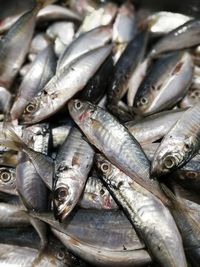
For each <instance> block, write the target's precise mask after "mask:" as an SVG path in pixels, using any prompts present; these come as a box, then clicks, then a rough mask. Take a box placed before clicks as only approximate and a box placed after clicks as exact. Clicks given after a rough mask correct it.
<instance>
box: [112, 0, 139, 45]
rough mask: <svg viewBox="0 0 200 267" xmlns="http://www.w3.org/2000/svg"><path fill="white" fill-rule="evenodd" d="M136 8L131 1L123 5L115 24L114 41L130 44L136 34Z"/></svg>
mask: <svg viewBox="0 0 200 267" xmlns="http://www.w3.org/2000/svg"><path fill="white" fill-rule="evenodd" d="M136 31H137V29H136V19H135V8H134V6H133V5H132V3H130V2H129V1H126V2H125V3H124V4H122V5H121V6H120V7H119V9H118V13H117V16H116V18H115V22H114V24H113V36H112V41H113V42H116V43H128V42H130V41H131V40H132V39H133V37H134V36H135V34H136Z"/></svg>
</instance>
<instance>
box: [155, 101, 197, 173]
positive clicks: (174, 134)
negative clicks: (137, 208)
mask: <svg viewBox="0 0 200 267" xmlns="http://www.w3.org/2000/svg"><path fill="white" fill-rule="evenodd" d="M199 122H200V104H199V103H198V104H196V105H194V106H193V107H191V108H189V109H188V110H186V111H185V112H184V113H183V114H182V116H181V117H180V119H179V120H178V121H177V122H176V124H175V125H174V126H173V127H172V128H171V129H170V131H169V132H168V133H167V134H166V135H165V137H164V138H163V140H162V142H161V144H160V146H159V147H158V149H157V150H156V153H155V156H154V159H153V162H152V167H151V173H152V175H153V176H160V175H164V174H167V173H169V172H171V171H172V170H174V169H176V168H178V167H181V166H182V165H184V164H185V163H186V162H188V161H189V160H190V159H191V158H192V157H193V156H195V155H196V154H197V152H198V150H199V145H200V140H199V138H200V124H199Z"/></svg>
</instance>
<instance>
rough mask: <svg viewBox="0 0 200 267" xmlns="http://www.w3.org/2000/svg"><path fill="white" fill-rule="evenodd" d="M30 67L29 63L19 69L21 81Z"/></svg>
mask: <svg viewBox="0 0 200 267" xmlns="http://www.w3.org/2000/svg"><path fill="white" fill-rule="evenodd" d="M30 67H31V62H30V63H25V64H24V65H23V66H22V67H21V69H20V71H19V75H20V76H22V79H23V77H24V76H25V75H26V73H27V72H28V71H29V69H30Z"/></svg>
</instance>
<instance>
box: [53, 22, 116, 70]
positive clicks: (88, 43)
mask: <svg viewBox="0 0 200 267" xmlns="http://www.w3.org/2000/svg"><path fill="white" fill-rule="evenodd" d="M111 36H112V28H111V26H110V25H109V26H101V27H99V28H95V29H93V30H91V31H89V32H86V33H84V34H82V35H80V36H79V37H78V38H76V39H74V41H73V42H72V43H71V44H70V46H69V47H67V48H66V50H65V51H64V53H63V54H62V55H61V56H60V58H59V60H58V64H57V70H59V69H62V68H63V67H65V66H67V65H69V63H70V62H72V61H73V60H75V59H77V58H78V57H80V56H83V55H84V54H85V53H88V52H89V51H91V50H94V49H96V48H99V47H101V46H103V45H105V44H106V43H108V42H109V41H110V40H111Z"/></svg>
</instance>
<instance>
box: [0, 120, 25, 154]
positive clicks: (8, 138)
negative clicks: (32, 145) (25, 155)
mask: <svg viewBox="0 0 200 267" xmlns="http://www.w3.org/2000/svg"><path fill="white" fill-rule="evenodd" d="M0 144H1V145H2V146H6V147H9V148H10V149H12V150H15V151H26V150H27V149H28V147H27V145H26V144H25V143H24V142H23V141H22V140H21V139H20V138H19V136H18V135H17V134H16V133H15V131H14V130H13V128H12V126H11V125H10V124H9V125H8V123H5V124H4V127H3V128H2V130H1V132H0Z"/></svg>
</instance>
